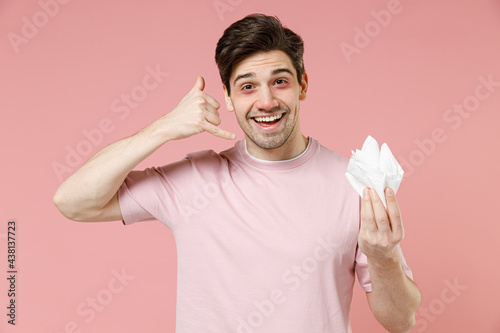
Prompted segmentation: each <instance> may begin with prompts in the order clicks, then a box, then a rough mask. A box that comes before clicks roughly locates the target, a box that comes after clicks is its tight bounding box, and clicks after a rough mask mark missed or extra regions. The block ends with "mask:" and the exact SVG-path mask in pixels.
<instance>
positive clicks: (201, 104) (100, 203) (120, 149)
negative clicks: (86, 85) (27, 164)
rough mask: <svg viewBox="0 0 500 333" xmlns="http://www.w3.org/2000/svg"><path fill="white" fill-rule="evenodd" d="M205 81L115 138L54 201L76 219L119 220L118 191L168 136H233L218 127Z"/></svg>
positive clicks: (216, 105)
mask: <svg viewBox="0 0 500 333" xmlns="http://www.w3.org/2000/svg"><path fill="white" fill-rule="evenodd" d="M204 87H205V82H204V80H203V78H202V77H198V79H197V81H196V84H195V86H194V87H193V88H192V89H191V91H190V92H189V93H188V94H187V95H186V96H185V97H184V98H183V99H182V100H181V102H180V103H179V105H177V107H176V108H175V109H174V110H172V111H171V112H170V113H168V114H166V115H165V116H163V117H161V118H160V119H158V120H157V121H155V122H154V123H152V124H151V125H149V126H147V127H145V128H144V129H142V130H141V131H139V132H137V133H136V134H134V135H132V136H130V137H127V138H125V139H122V140H120V141H117V142H115V143H113V144H111V145H109V146H107V147H105V148H103V149H102V150H100V151H99V152H98V153H96V154H95V155H94V156H92V157H91V158H90V159H89V160H88V161H87V162H86V163H85V164H84V165H82V166H81V167H80V168H79V169H78V170H77V171H76V172H75V173H74V174H72V175H71V176H70V177H68V178H67V179H66V180H65V181H64V182H63V183H62V184H61V185H60V186H59V188H58V189H57V191H56V193H55V195H54V203H55V205H56V207H57V208H58V209H59V211H60V212H61V213H62V214H63V215H64V216H66V217H67V218H68V219H70V220H74V221H81V222H83V221H86V222H96V221H117V220H121V219H122V215H121V212H120V208H119V206H118V197H117V191H118V189H119V187H120V185H121V184H122V183H123V181H124V180H125V178H126V177H127V175H128V173H129V172H130V171H131V170H132V169H133V168H134V167H135V166H137V164H139V163H140V162H141V161H143V160H144V159H145V158H146V157H148V156H149V155H151V154H152V153H153V152H154V151H155V150H157V149H158V148H160V147H161V146H162V145H164V144H165V143H167V142H168V141H170V140H178V139H183V138H187V137H189V136H192V135H194V134H198V133H202V132H204V131H207V132H209V133H212V134H214V135H216V136H218V137H221V138H225V139H234V137H235V136H232V135H233V134H232V133H230V132H228V131H225V130H223V129H221V128H219V127H217V126H218V125H219V124H220V118H219V112H218V111H217V110H218V109H219V107H220V104H219V103H218V102H217V101H216V100H215V99H214V98H213V97H211V96H209V95H208V94H206V93H205V92H203V89H204Z"/></svg>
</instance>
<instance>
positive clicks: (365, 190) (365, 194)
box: [363, 187, 369, 198]
mask: <svg viewBox="0 0 500 333" xmlns="http://www.w3.org/2000/svg"><path fill="white" fill-rule="evenodd" d="M368 194H369V193H368V187H365V189H364V190H363V197H365V198H367V197H368Z"/></svg>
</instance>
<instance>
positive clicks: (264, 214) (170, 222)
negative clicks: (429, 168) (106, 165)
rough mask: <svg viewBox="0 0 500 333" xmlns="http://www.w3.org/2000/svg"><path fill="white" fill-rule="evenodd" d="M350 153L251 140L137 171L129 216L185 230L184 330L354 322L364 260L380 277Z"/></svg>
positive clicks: (297, 329)
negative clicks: (256, 148)
mask: <svg viewBox="0 0 500 333" xmlns="http://www.w3.org/2000/svg"><path fill="white" fill-rule="evenodd" d="M347 163H348V160H347V159H346V158H344V157H342V156H341V155H339V154H337V153H335V152H333V151H331V150H329V149H328V148H325V147H324V146H322V145H321V144H319V143H318V142H317V141H316V140H315V139H312V138H309V144H308V146H307V149H306V150H305V151H304V152H303V153H302V154H301V155H299V156H297V157H295V158H293V159H290V160H285V161H265V160H260V159H256V158H254V157H253V156H251V155H250V154H249V153H248V152H247V150H246V145H245V140H241V141H238V142H236V144H235V146H234V147H232V148H230V149H227V150H225V151H222V152H220V153H219V154H217V153H215V152H214V151H213V150H205V151H200V152H195V153H190V154H187V155H186V157H185V158H184V159H182V160H180V161H178V162H175V163H172V164H169V165H165V166H162V167H157V168H148V169H146V170H144V171H132V172H130V174H129V175H128V177H127V178H126V179H125V181H124V183H123V185H122V186H121V187H120V189H119V191H118V198H119V204H120V209H121V212H122V214H123V220H124V221H123V223H125V224H126V225H128V224H131V223H134V222H137V221H148V220H158V221H160V222H161V223H163V224H164V225H166V226H167V227H168V228H170V229H171V230H172V232H173V235H174V237H175V242H176V246H177V256H178V259H177V262H178V266H177V274H178V278H177V313H176V332H177V333H199V332H204V333H221V332H235V333H252V332H254V333H257V332H259V333H276V332H287V333H304V332H316V333H319V332H321V333H330V332H332V333H333V332H335V333H344V332H350V331H351V328H350V323H349V311H350V305H351V299H352V291H353V284H354V281H355V272H356V274H357V275H358V280H359V283H360V285H361V287H362V288H363V289H364V290H365V291H367V292H369V291H371V281H370V276H369V272H368V267H367V259H366V256H365V255H364V254H363V253H362V252H361V251H359V250H358V248H357V238H358V233H359V223H360V217H359V212H360V197H359V195H358V194H357V192H356V191H355V190H354V189H353V188H352V187H351V185H350V184H349V182H348V180H347V179H346V177H345V175H344V174H345V171H346V168H347ZM399 251H400V255H401V258H402V262H403V268H404V270H405V272H406V274H407V275H408V276H409V277H410V278H412V273H411V270H410V269H409V268H408V266H407V265H406V262H405V260H404V257H403V254H402V252H401V250H400V249H399Z"/></svg>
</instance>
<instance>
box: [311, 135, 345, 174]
mask: <svg viewBox="0 0 500 333" xmlns="http://www.w3.org/2000/svg"><path fill="white" fill-rule="evenodd" d="M318 146H319V149H318V151H319V153H318V155H319V156H318V158H319V159H320V160H321V162H323V163H325V164H327V165H328V167H333V168H334V169H335V170H337V169H338V170H341V171H344V172H345V170H346V169H347V164H349V159H348V158H346V157H344V156H342V155H340V154H339V153H337V152H336V151H333V150H331V149H330V148H328V147H326V146H324V145H322V144H321V143H319V142H318Z"/></svg>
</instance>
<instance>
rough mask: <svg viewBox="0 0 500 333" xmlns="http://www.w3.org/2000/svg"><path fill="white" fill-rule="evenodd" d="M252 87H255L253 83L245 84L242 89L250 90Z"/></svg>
mask: <svg viewBox="0 0 500 333" xmlns="http://www.w3.org/2000/svg"><path fill="white" fill-rule="evenodd" d="M252 88H253V86H252V85H251V84H245V85H244V86H242V87H241V90H249V89H252Z"/></svg>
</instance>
